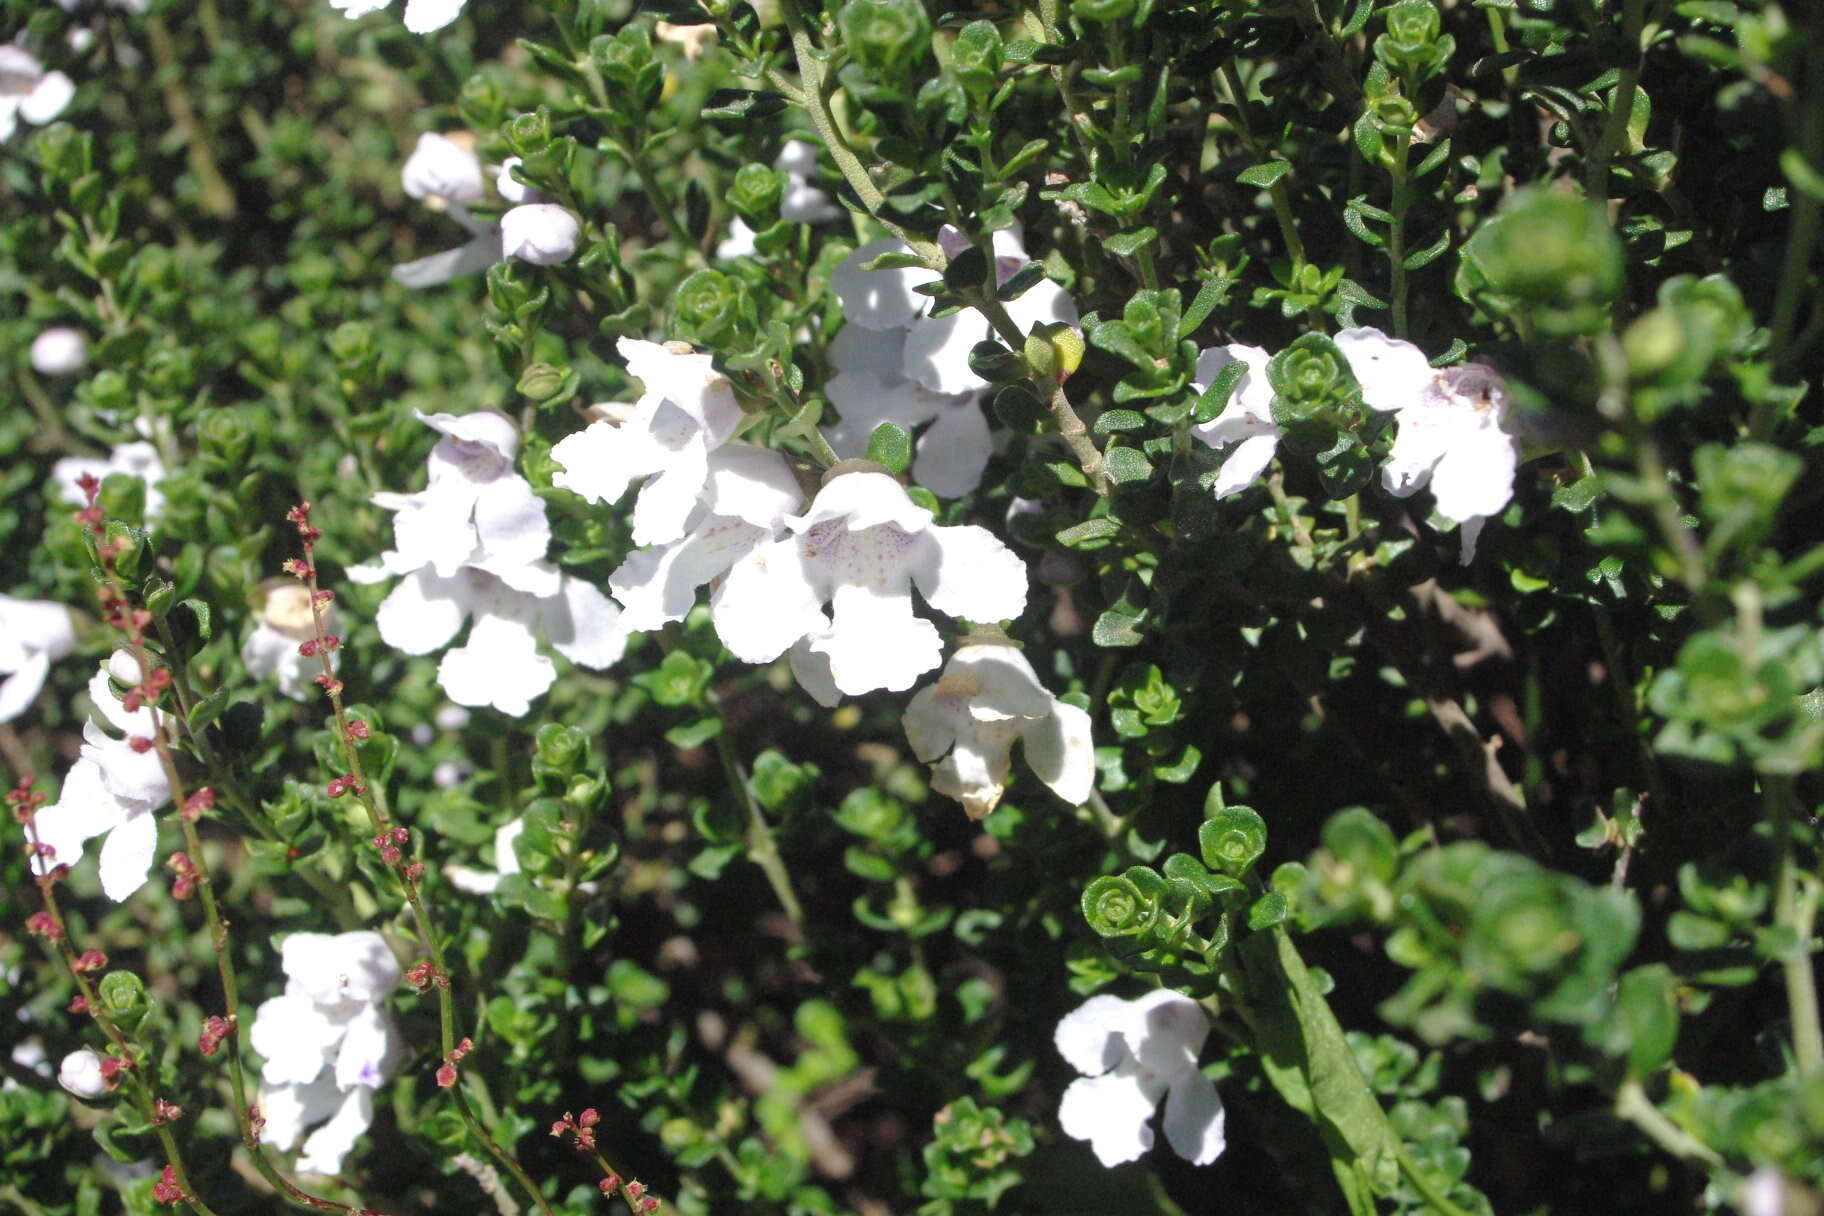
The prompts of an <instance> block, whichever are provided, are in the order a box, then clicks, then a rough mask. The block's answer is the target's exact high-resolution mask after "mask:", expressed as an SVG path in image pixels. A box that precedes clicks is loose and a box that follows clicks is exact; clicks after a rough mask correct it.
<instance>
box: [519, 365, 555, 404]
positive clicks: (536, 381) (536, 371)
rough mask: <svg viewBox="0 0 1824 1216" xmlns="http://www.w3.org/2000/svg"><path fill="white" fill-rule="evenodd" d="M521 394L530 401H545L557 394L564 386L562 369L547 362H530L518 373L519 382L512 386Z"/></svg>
mask: <svg viewBox="0 0 1824 1216" xmlns="http://www.w3.org/2000/svg"><path fill="white" fill-rule="evenodd" d="M514 387H515V388H516V389H518V390H519V393H520V395H521V396H523V397H526V398H528V399H530V400H532V401H545V400H547V399H549V398H551V397H554V396H556V395H557V392H558V390H559V389H561V388H563V387H564V370H563V368H561V367H553V366H552V365H551V364H549V363H532V364H529V365H527V367H526V370H525V371H523V372H521V373H519V382H518V383H517V384H516V385H515V386H514Z"/></svg>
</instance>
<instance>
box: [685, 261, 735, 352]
mask: <svg viewBox="0 0 1824 1216" xmlns="http://www.w3.org/2000/svg"><path fill="white" fill-rule="evenodd" d="M677 301H678V305H677V307H678V326H679V328H680V329H682V330H683V332H684V334H685V336H686V337H688V338H689V339H690V340H691V341H692V342H695V343H697V344H698V345H702V346H718V345H721V344H723V343H724V342H726V341H727V339H728V338H729V337H730V336H731V335H732V334H733V333H734V331H735V328H736V326H737V325H738V324H739V323H740V320H741V292H740V288H739V287H738V286H737V284H736V283H735V281H734V280H733V279H731V278H729V277H728V276H727V275H725V274H723V273H722V272H721V271H719V270H699V271H697V272H696V273H695V274H693V275H691V276H690V277H689V278H688V279H685V280H684V281H683V282H682V283H681V284H679V285H678V295H677Z"/></svg>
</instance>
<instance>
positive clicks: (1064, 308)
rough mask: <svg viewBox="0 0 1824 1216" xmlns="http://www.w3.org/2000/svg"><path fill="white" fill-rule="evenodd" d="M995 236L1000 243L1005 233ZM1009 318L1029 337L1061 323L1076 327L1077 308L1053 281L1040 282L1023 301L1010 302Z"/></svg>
mask: <svg viewBox="0 0 1824 1216" xmlns="http://www.w3.org/2000/svg"><path fill="white" fill-rule="evenodd" d="M1005 231H1006V230H1005V229H1003V230H1002V232H1005ZM994 235H995V237H996V238H997V239H998V238H999V237H1000V236H1001V235H1002V233H1001V232H997V233H995V234H994ZM1007 317H1008V319H1009V320H1011V321H1012V322H1013V323H1014V325H1016V326H1018V327H1019V331H1020V332H1021V333H1022V334H1029V333H1031V332H1032V330H1033V327H1034V326H1036V325H1053V324H1056V323H1058V322H1060V321H1062V322H1065V323H1067V324H1070V325H1075V324H1076V323H1077V304H1076V301H1075V300H1072V299H1071V298H1070V296H1069V295H1068V294H1067V293H1066V292H1065V290H1064V289H1063V288H1062V287H1060V286H1058V284H1056V283H1054V282H1052V281H1051V280H1050V279H1040V280H1039V281H1038V282H1037V283H1034V284H1033V285H1032V286H1031V287H1028V288H1027V289H1026V290H1025V291H1024V292H1022V293H1020V298H1019V299H1017V300H1009V301H1008V302H1007Z"/></svg>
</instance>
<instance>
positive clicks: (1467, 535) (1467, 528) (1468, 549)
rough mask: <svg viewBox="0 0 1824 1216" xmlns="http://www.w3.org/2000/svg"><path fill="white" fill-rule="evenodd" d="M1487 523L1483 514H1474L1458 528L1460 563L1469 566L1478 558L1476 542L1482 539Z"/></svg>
mask: <svg viewBox="0 0 1824 1216" xmlns="http://www.w3.org/2000/svg"><path fill="white" fill-rule="evenodd" d="M1487 523H1488V520H1487V519H1485V518H1483V517H1482V516H1480V515H1472V516H1470V517H1469V518H1468V519H1466V520H1464V521H1463V523H1462V525H1461V526H1460V527H1459V528H1458V529H1457V545H1458V553H1459V556H1458V558H1457V564H1458V565H1460V566H1467V565H1469V563H1471V562H1473V561H1475V560H1476V543H1477V542H1478V541H1480V540H1481V539H1482V528H1483V526H1484V525H1485V524H1487Z"/></svg>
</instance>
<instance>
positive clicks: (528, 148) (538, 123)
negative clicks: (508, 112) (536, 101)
mask: <svg viewBox="0 0 1824 1216" xmlns="http://www.w3.org/2000/svg"><path fill="white" fill-rule="evenodd" d="M550 142H551V111H550V110H547V109H546V108H545V107H544V106H540V107H539V108H538V109H536V110H534V111H533V112H532V113H530V114H518V115H515V116H514V118H513V121H512V122H510V123H508V124H507V143H508V144H510V145H511V146H512V148H513V154H514V155H515V156H519V157H521V158H524V157H527V156H531V155H532V154H533V153H535V152H540V151H543V150H544V147H545V145H546V144H549V143H550Z"/></svg>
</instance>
